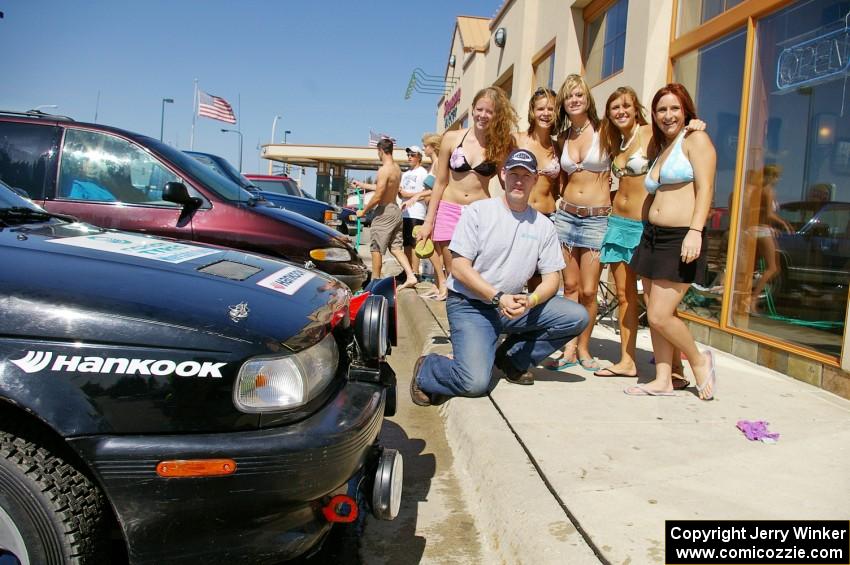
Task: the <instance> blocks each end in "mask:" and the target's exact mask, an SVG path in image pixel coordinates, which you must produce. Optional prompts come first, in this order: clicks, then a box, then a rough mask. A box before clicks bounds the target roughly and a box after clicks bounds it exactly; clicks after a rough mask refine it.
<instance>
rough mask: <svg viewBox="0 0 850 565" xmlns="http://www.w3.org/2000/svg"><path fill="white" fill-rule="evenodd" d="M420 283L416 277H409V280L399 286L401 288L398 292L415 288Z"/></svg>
mask: <svg viewBox="0 0 850 565" xmlns="http://www.w3.org/2000/svg"><path fill="white" fill-rule="evenodd" d="M418 282H419V281H418V280H416V277H413V278H411V277H407V279H406V280H405V281H404V284H401V285H399V287H398V288H397V289H396V290H404V289H406V288H413V287H414V286H416V283H418Z"/></svg>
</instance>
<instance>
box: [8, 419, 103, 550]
mask: <svg viewBox="0 0 850 565" xmlns="http://www.w3.org/2000/svg"><path fill="white" fill-rule="evenodd" d="M45 445H47V442H45ZM105 519H106V499H105V497H104V496H103V493H102V492H101V491H100V489H99V488H98V487H97V485H95V484H94V483H93V482H92V481H91V480H90V479H89V478H88V477H87V476H85V475H84V474H82V473H81V472H80V471H79V470H78V469H76V468H74V467H73V466H72V465H70V464H69V463H68V462H66V461H64V460H63V459H61V458H60V457H58V456H57V455H56V454H55V453H53V452H51V451H50V450H48V449H47V448H46V447H44V446H42V445H40V444H39V443H35V442H33V441H31V440H29V439H24V438H23V437H19V436H16V435H14V434H13V433H11V432H6V431H0V555H5V556H6V557H7V558H8V556H9V554H11V555H14V557H16V558H17V560H18V561H19V562H20V563H21V564H22V565H28V564H30V563H32V564H37V563H49V564H53V563H57V564H59V563H72V564H84V563H98V562H99V563H103V562H105V561H106V559H105V558H104V555H105V554H104V553H103V552H104V551H105V549H106V545H107V541H108V540H107V539H106V528H105ZM4 562H5V561H4Z"/></svg>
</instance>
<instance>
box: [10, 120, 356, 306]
mask: <svg viewBox="0 0 850 565" xmlns="http://www.w3.org/2000/svg"><path fill="white" fill-rule="evenodd" d="M0 179H2V180H3V181H5V182H6V183H7V184H9V185H10V186H12V187H14V188H17V189H23V190H24V191H26V193H27V194H28V195H29V196H30V198H31V199H32V200H34V201H35V202H37V203H38V204H40V205H42V206H43V207H44V208H45V209H47V210H48V211H50V212H54V213H59V214H69V215H72V216H76V217H77V218H79V219H81V220H83V221H85V222H89V223H92V224H95V225H98V226H101V227H105V228H114V229H121V230H130V231H137V232H144V233H149V234H152V235H159V236H166V237H175V238H181V239H190V240H195V241H201V242H204V243H212V244H217V245H224V246H227V247H234V248H237V249H244V250H246V251H252V252H260V253H265V254H267V255H272V256H275V257H279V258H283V259H287V260H289V261H292V262H295V263H298V264H300V265H303V266H306V267H308V268H313V267H314V268H318V269H320V270H322V271H324V272H326V273H328V274H330V275H333V276H334V277H336V278H338V279H340V280H341V281H342V282H344V283H345V284H346V285H348V286H349V287H350V288H351V289H352V290H358V289H360V288H361V287H362V286H363V285H364V284H365V283H366V281H367V280H368V278H369V273H368V271H367V269H366V266H365V265H364V264H363V261H362V260H361V259H360V257H359V256H358V255H357V252H356V250H355V249H354V248H353V247H352V246H351V244H350V243H349V241H348V239H347V238H346V237H345V236H343V235H342V234H340V233H339V232H338V231H336V230H333V229H331V228H328V227H327V226H325V225H323V224H320V223H318V222H315V221H313V220H311V219H309V218H306V217H304V216H301V215H300V214H296V213H293V212H289V211H287V210H284V209H282V208H280V207H277V206H274V205H273V204H270V203H269V202H267V201H264V200H262V199H258V198H256V197H254V196H253V195H252V194H251V193H249V192H247V191H246V190H244V189H243V188H241V187H240V186H239V185H237V184H236V183H234V182H233V181H231V180H229V179H227V178H225V177H223V176H221V175H219V174H217V173H215V172H214V171H213V170H211V169H210V168H208V167H207V166H205V165H203V164H201V163H199V162H198V161H196V160H195V159H193V158H192V157H189V156H188V155H186V154H184V153H182V152H181V151H178V150H176V149H174V148H173V147H170V146H168V145H165V144H164V143H162V142H160V141H158V140H156V139H152V138H150V137H147V136H144V135H139V134H135V133H132V132H128V131H124V130H121V129H118V128H112V127H108V126H103V125H100V124H87V123H80V122H75V121H73V120H71V119H68V118H61V117H58V116H50V115H45V114H41V113H32V112H29V113H26V114H21V113H13V112H0Z"/></svg>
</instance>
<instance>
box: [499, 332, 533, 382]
mask: <svg viewBox="0 0 850 565" xmlns="http://www.w3.org/2000/svg"><path fill="white" fill-rule="evenodd" d="M496 367H498V368H499V370H500V371H502V372H503V373H504V374H505V380H506V381H508V382H509V383H513V384H515V385H533V384H534V375H533V374H531V371H520V370H519V369H517V368H516V367H514V364H513V363H511V360H510V358H509V357H508V345H507V342H504V343H502V345H500V346H499V348H498V349H497V350H496Z"/></svg>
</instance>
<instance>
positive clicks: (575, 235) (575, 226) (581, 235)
mask: <svg viewBox="0 0 850 565" xmlns="http://www.w3.org/2000/svg"><path fill="white" fill-rule="evenodd" d="M553 221H554V222H555V229H556V230H557V231H558V240H559V241H560V242H561V245H563V246H564V247H566V248H567V249H570V250H572V249H573V248H574V247H577V248H584V249H593V250H599V249H600V248H601V247H602V238H603V237H605V231H606V230H607V229H608V216H585V217H582V216H576V215H575V214H571V213H569V212H564V211H563V210H560V209H559V210H558V211H556V212H555V218H554V220H553Z"/></svg>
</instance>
